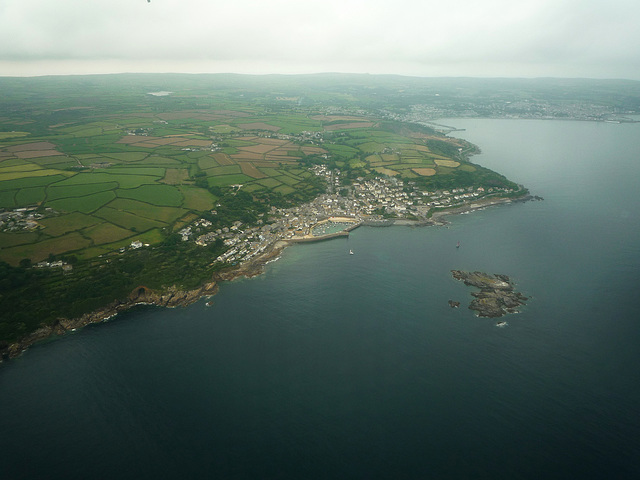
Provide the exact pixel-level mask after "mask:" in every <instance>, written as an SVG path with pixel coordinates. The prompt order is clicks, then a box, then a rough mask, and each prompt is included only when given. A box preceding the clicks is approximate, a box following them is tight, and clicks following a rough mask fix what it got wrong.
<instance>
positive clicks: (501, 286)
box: [451, 270, 528, 318]
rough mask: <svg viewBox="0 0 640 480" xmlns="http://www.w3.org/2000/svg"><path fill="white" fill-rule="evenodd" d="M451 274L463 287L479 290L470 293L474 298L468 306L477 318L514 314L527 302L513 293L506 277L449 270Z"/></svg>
mask: <svg viewBox="0 0 640 480" xmlns="http://www.w3.org/2000/svg"><path fill="white" fill-rule="evenodd" d="M451 274H452V275H453V278H455V279H456V280H461V281H462V282H464V284H465V285H467V286H473V287H476V288H479V289H480V291H479V292H471V295H473V296H474V297H475V298H474V300H472V301H471V303H470V304H469V309H470V310H474V311H476V312H478V316H479V317H489V318H497V317H502V316H503V315H506V314H508V313H516V312H517V308H518V307H519V306H521V305H524V304H525V302H526V301H527V300H528V298H527V297H525V296H524V295H522V294H521V293H520V292H516V291H515V289H514V286H513V283H512V282H511V280H510V279H509V277H508V276H507V275H500V274H495V275H491V274H489V273H483V272H464V271H462V270H451Z"/></svg>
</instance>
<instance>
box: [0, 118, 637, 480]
mask: <svg viewBox="0 0 640 480" xmlns="http://www.w3.org/2000/svg"><path fill="white" fill-rule="evenodd" d="M445 123H446V124H448V125H454V126H456V127H458V128H465V129H466V131H464V132H456V134H457V135H459V136H462V137H463V138H466V139H468V140H470V141H471V142H473V143H476V144H477V145H479V146H480V147H481V149H482V151H483V153H482V154H481V155H478V156H476V157H474V158H473V161H475V162H477V163H479V164H482V165H484V166H487V167H489V168H492V169H494V170H496V171H499V172H501V173H504V174H505V175H506V176H507V177H509V178H510V179H513V180H515V181H517V182H519V183H522V184H524V185H526V186H527V187H528V188H529V189H530V190H531V192H532V193H533V194H535V195H540V196H542V197H543V198H544V201H539V202H528V203H524V204H511V205H504V206H498V207H490V208H487V209H485V210H483V211H479V212H473V213H470V214H468V215H459V216H456V217H451V218H450V222H451V223H450V225H449V226H447V227H425V228H411V227H389V228H373V227H361V228H359V229H357V230H355V231H353V232H352V233H351V235H350V237H349V238H339V239H335V240H331V241H328V242H324V243H318V244H305V245H295V246H292V247H290V248H288V249H286V250H285V252H284V253H283V255H282V258H281V259H280V260H279V261H277V262H274V263H271V264H270V265H269V266H268V268H267V271H266V273H265V274H264V275H262V276H260V277H256V278H253V279H250V280H247V279H244V280H239V281H235V282H232V283H227V284H224V285H222V286H221V289H220V292H219V294H218V295H217V296H215V297H214V298H213V305H212V306H210V307H206V306H205V302H204V301H201V302H198V303H196V304H194V305H192V306H190V307H188V308H178V309H173V310H166V309H159V308H149V307H144V308H139V309H136V310H134V311H130V312H128V313H125V314H122V315H119V316H117V317H116V318H114V319H112V320H111V321H109V322H107V323H105V324H101V325H96V326H91V327H88V328H85V329H82V330H79V331H77V332H75V333H73V334H67V335H66V336H64V337H62V338H59V339H57V340H55V341H51V342H46V343H44V344H40V345H37V346H35V347H32V348H31V349H29V350H28V351H27V352H26V353H25V354H24V355H23V356H21V357H20V358H18V359H16V360H12V361H10V362H8V363H6V364H3V365H2V366H0V468H1V469H2V472H1V473H0V475H1V477H2V478H7V479H21V478H25V479H26V478H49V479H57V478H60V479H62V478H64V479H69V478H124V479H128V478H131V479H133V478H136V479H140V478H149V479H157V478H224V479H233V478H250V479H254V478H256V479H257V478H260V479H268V478H282V479H290V478H291V479H293V478H295V479H302V478H305V479H306V478H363V479H364V478H367V479H368V478H394V479H395V478H421V479H422V478H438V479H449V478H452V479H458V478H460V479H466V478H491V479H495V478H511V479H540V478H545V479H548V478H563V479H568V478H581V479H585V478H593V479H601V478H607V479H612V478H637V477H638V475H639V474H640V411H639V410H640V407H639V405H640V369H639V368H638V365H640V348H639V346H640V314H639V310H640V309H639V307H640V295H638V287H639V286H640V211H639V209H638V207H640V193H639V191H638V188H637V182H638V179H639V178H640V125H636V124H600V123H585V122H563V121H524V120H522V121H516V120H457V119H449V120H447V121H446V122H445ZM458 241H459V242H460V248H456V244H457V242H458ZM350 250H351V251H353V253H354V254H353V255H349V251H350ZM452 269H462V270H481V271H485V272H489V273H502V274H507V275H509V276H510V277H511V278H512V280H513V281H514V282H515V283H516V286H517V289H518V290H519V291H521V292H522V293H523V294H525V295H526V296H528V297H530V300H529V301H528V302H527V305H526V306H524V307H522V308H521V311H520V313H518V314H515V315H510V316H508V317H505V318H506V320H507V322H508V326H506V327H505V328H496V326H495V324H496V320H493V319H483V318H478V317H476V316H475V315H474V313H473V312H472V311H471V310H468V309H467V308H466V306H467V305H468V303H469V302H470V300H471V298H472V297H471V296H470V292H471V291H472V289H471V288H468V287H465V286H464V285H463V284H462V283H459V282H457V281H455V280H453V279H452V277H451V274H450V270H452ZM450 299H452V300H457V301H460V302H461V308H459V309H452V308H451V307H449V305H448V300H450Z"/></svg>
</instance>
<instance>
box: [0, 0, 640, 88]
mask: <svg viewBox="0 0 640 480" xmlns="http://www.w3.org/2000/svg"><path fill="white" fill-rule="evenodd" d="M638 19H640V2H639V1H638V0H447V1H443V0H438V1H435V0H321V1H320V0H232V1H230V0H228V1H226V2H221V1H216V0H151V2H148V1H147V0H56V1H53V0H0V76H32V75H59V74H95V73H121V72H177V73H229V72H233V73H252V74H268V73H281V74H295V73H320V72H344V73H370V74H379V73H383V74H398V75H412V76H422V77H434V76H438V77H442V76H471V77H528V78H532V77H564V78H575V77H583V78H625V79H633V80H640V28H639V27H638Z"/></svg>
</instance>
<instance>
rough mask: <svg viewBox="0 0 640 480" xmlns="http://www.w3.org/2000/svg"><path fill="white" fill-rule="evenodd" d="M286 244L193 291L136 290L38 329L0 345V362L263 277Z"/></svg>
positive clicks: (282, 243)
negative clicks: (133, 313)
mask: <svg viewBox="0 0 640 480" xmlns="http://www.w3.org/2000/svg"><path fill="white" fill-rule="evenodd" d="M287 244H288V243H287V242H285V241H281V242H276V243H275V244H274V245H272V246H271V247H270V248H269V249H267V251H265V252H264V253H263V254H262V255H260V256H259V257H256V258H255V259H253V260H252V261H250V262H247V263H244V264H242V265H238V266H236V267H233V268H231V269H229V270H225V271H221V272H217V273H216V274H215V276H214V281H212V282H211V283H207V284H204V285H202V286H201V287H200V288H196V289H194V290H181V289H179V288H178V287H176V286H171V287H168V288H166V289H164V290H162V291H157V290H151V289H150V288H147V287H145V286H144V285H141V286H139V287H137V288H135V289H134V290H133V291H132V292H131V293H130V294H129V295H128V297H127V298H126V299H124V300H115V301H113V302H111V303H110V304H109V305H106V306H105V307H103V308H101V309H98V310H96V311H94V312H91V313H86V314H84V315H82V316H80V317H78V318H72V319H69V318H59V319H57V320H56V322H55V323H54V324H53V325H48V326H44V327H42V328H39V329H38V330H36V331H35V332H32V333H30V334H29V335H26V336H25V337H23V338H21V339H20V340H19V341H17V342H15V343H12V344H6V343H5V344H0V362H2V360H7V359H9V358H15V357H17V356H18V355H20V354H21V353H22V352H23V351H25V350H26V349H27V348H29V347H30V346H31V345H33V344H34V343H36V342H39V341H40V340H44V339H46V338H49V337H51V336H52V335H62V334H64V333H65V332H67V331H69V330H75V329H78V328H82V327H84V326H87V325H89V324H91V323H100V322H102V321H103V320H105V319H107V318H110V317H113V316H114V315H117V314H118V313H121V312H124V311H125V310H128V309H130V308H131V307H134V306H135V305H140V304H146V305H157V306H159V307H168V308H173V307H179V306H182V307H184V306H187V305H190V304H192V303H194V302H196V301H197V300H198V299H199V298H201V297H204V296H209V295H215V294H216V293H217V292H218V283H217V282H220V281H231V280H234V279H235V278H238V277H254V276H256V275H260V274H261V273H262V272H263V271H264V266H265V264H266V263H267V262H269V261H270V260H272V259H274V258H276V257H278V256H279V255H280V253H281V252H282V250H283V249H284V248H285V247H286V245H287Z"/></svg>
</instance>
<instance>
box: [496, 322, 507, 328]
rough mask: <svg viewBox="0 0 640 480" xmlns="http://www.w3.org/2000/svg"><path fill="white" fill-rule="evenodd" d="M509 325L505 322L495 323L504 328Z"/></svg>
mask: <svg viewBox="0 0 640 480" xmlns="http://www.w3.org/2000/svg"><path fill="white" fill-rule="evenodd" d="M507 325H509V324H508V323H507V322H498V323H496V327H500V328H504V327H506V326H507Z"/></svg>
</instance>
